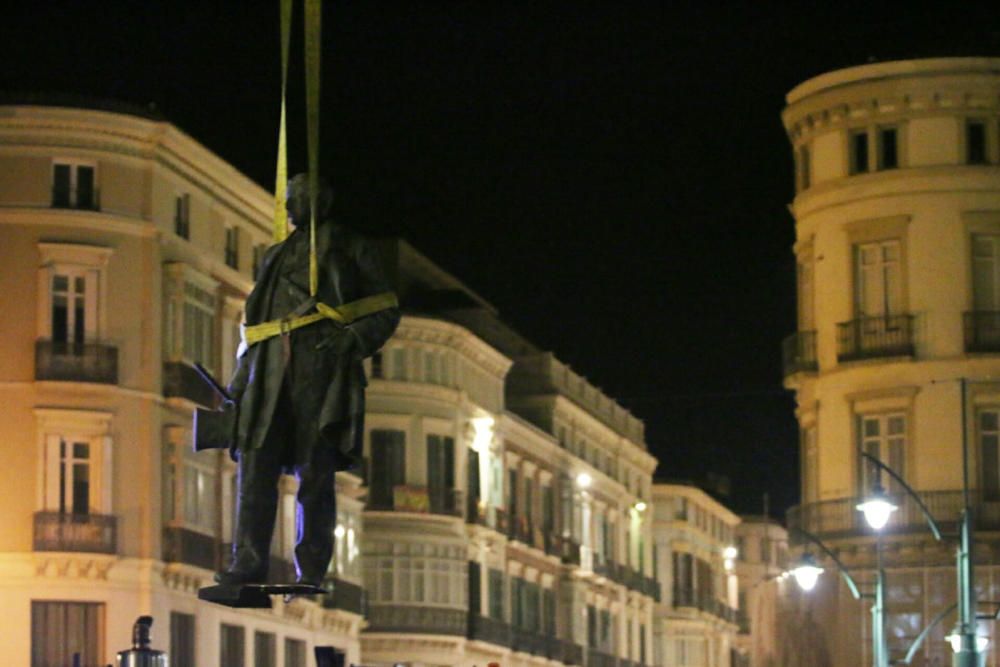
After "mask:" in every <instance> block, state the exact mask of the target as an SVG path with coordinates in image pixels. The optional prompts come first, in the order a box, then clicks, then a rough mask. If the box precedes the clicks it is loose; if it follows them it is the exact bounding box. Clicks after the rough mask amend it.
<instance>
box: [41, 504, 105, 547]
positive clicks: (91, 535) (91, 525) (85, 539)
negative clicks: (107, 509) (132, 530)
mask: <svg viewBox="0 0 1000 667" xmlns="http://www.w3.org/2000/svg"><path fill="white" fill-rule="evenodd" d="M117 529H118V520H117V518H116V517H114V516H110V515H107V514H64V513H62V512H35V527H34V544H33V548H34V550H35V551H83V552H87V553H101V554H113V553H116V552H117V550H118V542H117Z"/></svg>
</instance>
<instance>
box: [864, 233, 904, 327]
mask: <svg viewBox="0 0 1000 667" xmlns="http://www.w3.org/2000/svg"><path fill="white" fill-rule="evenodd" d="M854 265H855V281H854V286H855V287H854V312H855V316H856V317H858V318H864V319H867V318H879V317H888V316H889V315H898V314H900V313H901V312H902V300H903V290H902V269H901V262H900V248H899V241H898V240H896V239H891V240H885V241H876V242H873V243H859V244H857V245H855V246H854Z"/></svg>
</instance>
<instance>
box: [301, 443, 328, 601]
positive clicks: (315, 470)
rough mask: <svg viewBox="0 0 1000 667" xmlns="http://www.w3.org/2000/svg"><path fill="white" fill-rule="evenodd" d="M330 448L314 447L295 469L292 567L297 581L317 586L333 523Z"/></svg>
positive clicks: (325, 563)
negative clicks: (296, 506)
mask: <svg viewBox="0 0 1000 667" xmlns="http://www.w3.org/2000/svg"><path fill="white" fill-rule="evenodd" d="M334 451H335V450H334V448H333V447H329V446H327V447H323V446H320V447H317V448H316V449H315V450H314V451H313V453H312V456H311V457H310V461H309V463H307V464H306V465H303V466H297V467H296V473H297V474H298V478H299V494H298V502H299V515H298V536H297V538H298V539H297V540H296V543H295V566H296V569H297V570H298V573H299V581H301V582H304V583H310V584H315V585H317V586H318V585H320V584H321V583H322V582H323V579H325V578H326V571H327V568H329V566H330V558H331V557H332V556H333V530H334V528H335V527H336V525H335V524H336V520H337V496H336V489H335V475H336V466H335V458H334Z"/></svg>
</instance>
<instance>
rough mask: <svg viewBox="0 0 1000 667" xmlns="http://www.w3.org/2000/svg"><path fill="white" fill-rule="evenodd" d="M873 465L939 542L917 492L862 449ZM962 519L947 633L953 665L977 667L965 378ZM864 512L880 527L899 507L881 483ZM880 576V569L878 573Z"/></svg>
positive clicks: (979, 644) (980, 655)
mask: <svg viewBox="0 0 1000 667" xmlns="http://www.w3.org/2000/svg"><path fill="white" fill-rule="evenodd" d="M861 456H863V457H864V458H866V459H867V460H868V461H869V462H870V463H871V464H872V465H874V466H876V467H877V468H878V469H879V470H882V471H884V472H885V473H886V474H888V475H889V476H890V477H892V478H893V479H894V480H895V481H896V483H898V484H899V486H900V487H901V488H902V489H903V490H904V491H906V493H907V494H909V496H910V497H911V498H913V500H914V502H915V503H916V504H917V507H919V508H920V511H921V512H922V513H923V515H924V518H925V519H927V525H928V526H930V529H931V532H932V533H933V534H934V539H936V540H937V541H939V542H940V541H941V539H942V538H941V529H940V527H939V526H938V524H937V522H936V521H935V520H934V517H933V516H931V513H930V510H928V509H927V506H926V505H925V504H924V502H923V501H922V500H921V499H920V496H918V495H917V493H916V491H914V490H913V489H912V488H910V485H909V484H907V483H906V481H905V480H903V478H902V477H900V476H899V475H898V474H897V473H896V471H894V470H893V469H892V468H890V467H889V466H887V465H886V464H885V463H883V462H882V461H880V460H879V459H878V458H876V457H875V456H872V455H871V454H868V453H867V452H861ZM962 501H963V509H962V520H961V522H960V524H959V543H958V551H957V556H956V569H957V576H958V622H957V623H956V625H955V629H954V630H953V631H952V634H951V635H949V636H948V639H949V641H950V642H951V648H952V650H953V651H954V655H953V657H952V666H953V667H980V666H981V665H982V664H983V662H984V661H985V657H986V656H985V653H984V651H985V649H986V644H985V642H984V641H982V640H983V639H984V638H980V637H977V636H976V589H975V580H974V579H973V569H972V509H971V505H970V503H969V462H968V446H967V433H966V424H965V380H962ZM858 509H859V510H861V511H862V512H864V515H865V520H866V521H867V522H868V525H870V526H871V527H872V528H873V529H875V530H881V529H882V528H883V527H885V525H886V523H888V519H889V516H890V515H891V514H892V512H894V511H895V510H896V509H898V508H897V507H896V506H895V505H894V504H893V503H892V502H891V501H890V500H889V499H888V496H886V495H885V492H884V491H883V490H882V488H881V485H880V484H879V485H876V488H875V490H874V492H873V493H872V495H871V496H869V497H868V498H867V499H866V500H865V502H863V503H861V504H859V505H858ZM879 574H880V576H881V568H880V572H879Z"/></svg>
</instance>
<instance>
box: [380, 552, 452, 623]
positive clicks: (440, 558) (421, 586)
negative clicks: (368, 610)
mask: <svg viewBox="0 0 1000 667" xmlns="http://www.w3.org/2000/svg"><path fill="white" fill-rule="evenodd" d="M365 549H366V551H365V557H366V563H370V564H371V565H372V566H371V567H365V570H364V575H365V590H366V593H367V594H368V600H369V602H370V603H371V604H380V603H384V604H398V603H401V602H402V603H421V604H423V605H425V606H439V607H450V608H458V607H467V605H468V600H467V593H468V586H467V584H468V576H469V567H468V562H469V561H468V560H466V555H467V554H466V553H465V551H464V549H463V548H462V547H458V546H449V545H437V544H405V543H398V544H393V543H388V542H377V543H366V547H365Z"/></svg>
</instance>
